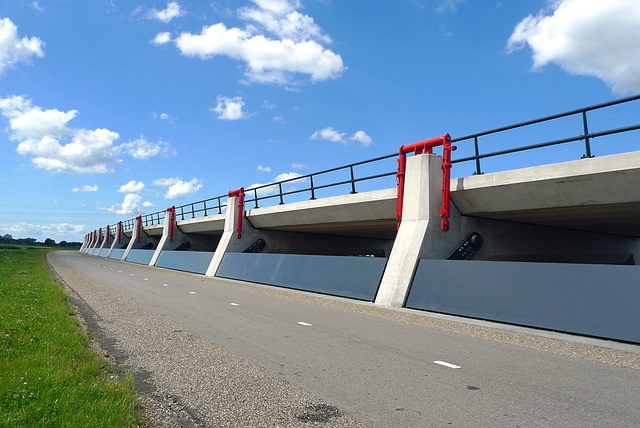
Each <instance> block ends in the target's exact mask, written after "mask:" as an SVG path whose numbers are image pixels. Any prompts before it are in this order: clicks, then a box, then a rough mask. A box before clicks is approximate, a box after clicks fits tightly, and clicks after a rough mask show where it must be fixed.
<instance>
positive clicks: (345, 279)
mask: <svg viewBox="0 0 640 428" xmlns="http://www.w3.org/2000/svg"><path fill="white" fill-rule="evenodd" d="M386 263H387V259H385V258H373V257H335V256H307V255H297V254H245V253H227V254H225V256H224V258H223V259H222V263H221V265H220V268H219V269H218V273H217V274H216V276H219V277H222V278H231V279H240V280H244V281H251V282H259V283H262V284H269V285H277V286H282V287H288V288H295V289H298V290H306V291H314V292H317V293H324V294H331V295H335V296H342V297H350V298H354V299H360V300H367V301H373V299H374V298H375V296H376V292H377V291H378V285H379V284H380V279H381V278H382V273H383V272H384V267H385V265H386Z"/></svg>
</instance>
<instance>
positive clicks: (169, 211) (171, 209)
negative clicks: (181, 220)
mask: <svg viewBox="0 0 640 428" xmlns="http://www.w3.org/2000/svg"><path fill="white" fill-rule="evenodd" d="M167 214H168V215H169V218H168V220H169V221H170V222H171V223H169V241H173V226H174V224H175V222H176V206H175V205H174V206H172V207H169V208H167ZM166 220H167V219H165V221H166Z"/></svg>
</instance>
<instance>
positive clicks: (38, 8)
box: [31, 1, 44, 12]
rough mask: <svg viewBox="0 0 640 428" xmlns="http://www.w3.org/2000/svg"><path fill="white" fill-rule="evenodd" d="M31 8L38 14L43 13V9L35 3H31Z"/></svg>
mask: <svg viewBox="0 0 640 428" xmlns="http://www.w3.org/2000/svg"><path fill="white" fill-rule="evenodd" d="M31 7H33V8H34V9H35V10H37V11H38V12H44V8H43V7H42V6H40V5H39V4H38V2H37V1H34V2H33V3H31Z"/></svg>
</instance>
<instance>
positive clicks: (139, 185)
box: [118, 180, 144, 194]
mask: <svg viewBox="0 0 640 428" xmlns="http://www.w3.org/2000/svg"><path fill="white" fill-rule="evenodd" d="M142 189H144V183H143V182H142V181H136V180H131V181H130V182H128V183H127V184H123V185H122V186H120V188H119V189H118V192H120V193H136V194H137V193H140V192H141V191H142Z"/></svg>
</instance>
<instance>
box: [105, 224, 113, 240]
mask: <svg viewBox="0 0 640 428" xmlns="http://www.w3.org/2000/svg"><path fill="white" fill-rule="evenodd" d="M109 235H111V234H110V233H109V225H107V235H106V236H105V237H104V239H106V241H105V244H108V243H109Z"/></svg>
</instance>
